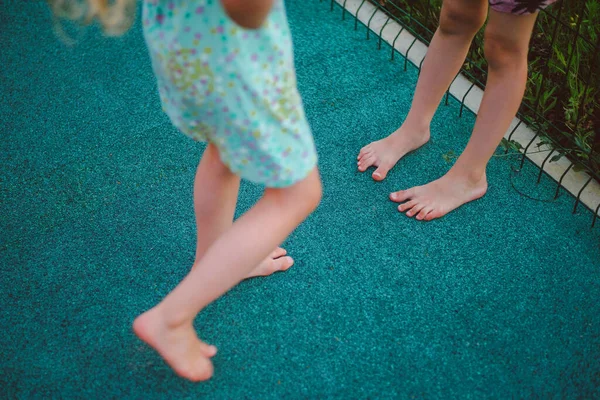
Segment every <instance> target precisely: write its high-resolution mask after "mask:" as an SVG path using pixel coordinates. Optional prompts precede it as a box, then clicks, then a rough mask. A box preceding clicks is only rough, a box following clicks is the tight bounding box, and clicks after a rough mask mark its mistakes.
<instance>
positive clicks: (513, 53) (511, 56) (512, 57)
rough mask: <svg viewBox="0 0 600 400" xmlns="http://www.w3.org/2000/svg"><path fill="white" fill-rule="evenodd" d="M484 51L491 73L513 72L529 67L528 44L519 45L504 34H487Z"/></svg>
mask: <svg viewBox="0 0 600 400" xmlns="http://www.w3.org/2000/svg"><path fill="white" fill-rule="evenodd" d="M483 50H484V54H485V59H486V61H487V63H488V68H489V69H490V71H492V70H496V71H503V70H511V71H513V70H516V69H520V68H523V67H524V66H525V68H526V66H527V52H528V44H525V45H523V44H519V43H518V42H516V41H514V40H511V39H510V38H508V37H506V36H505V35H503V34H502V33H494V32H486V33H485V39H484V48H483Z"/></svg>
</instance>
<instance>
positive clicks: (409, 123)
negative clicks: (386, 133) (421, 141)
mask: <svg viewBox="0 0 600 400" xmlns="http://www.w3.org/2000/svg"><path fill="white" fill-rule="evenodd" d="M430 123H431V120H427V119H423V117H422V116H417V117H413V116H412V115H411V114H410V113H409V114H408V116H407V117H406V119H405V120H404V123H403V124H402V127H401V128H404V129H408V130H409V131H411V132H412V133H413V134H417V133H419V134H423V135H429V127H430Z"/></svg>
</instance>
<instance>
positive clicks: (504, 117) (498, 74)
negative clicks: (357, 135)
mask: <svg viewBox="0 0 600 400" xmlns="http://www.w3.org/2000/svg"><path fill="white" fill-rule="evenodd" d="M536 17H537V13H535V14H529V15H514V14H507V13H502V12H498V11H496V10H490V16H489V20H488V25H487V27H486V30H485V49H484V50H485V57H486V60H487V62H488V79H487V83H486V88H485V92H484V95H483V100H482V102H481V107H480V108H479V113H478V115H477V120H476V122H475V127H474V128H473V133H472V135H471V139H470V140H469V143H468V144H467V147H466V148H465V151H464V152H463V153H462V154H461V156H460V157H459V158H458V160H457V161H456V163H455V164H454V166H453V167H452V168H451V169H450V171H448V173H447V174H446V175H444V176H443V177H441V178H440V179H438V180H436V181H433V182H431V183H428V184H427V185H424V186H418V187H414V188H411V189H408V190H400V191H398V192H394V193H392V194H391V195H390V199H391V200H392V201H395V202H398V203H402V204H400V206H399V207H398V209H399V210H400V211H401V212H406V215H407V216H409V217H413V216H416V218H417V219H419V220H427V221H429V220H432V219H434V218H439V217H441V216H443V215H445V214H447V213H449V212H450V211H452V210H454V209H456V208H458V207H460V206H461V205H463V204H465V203H468V202H469V201H472V200H475V199H478V198H479V197H481V196H483V195H484V194H485V192H486V191H487V180H486V176H485V169H486V166H487V163H488V161H489V160H490V158H491V157H492V155H493V154H494V151H495V150H496V148H497V147H498V144H499V143H500V140H501V139H502V137H503V136H504V134H505V133H506V131H507V130H508V127H509V126H510V122H511V121H512V119H513V118H514V116H515V114H516V113H517V110H518V109H519V104H520V102H521V99H522V98H523V93H524V91H525V84H526V82H527V53H528V51H529V39H530V37H531V32H532V30H533V26H534V24H535V20H536Z"/></svg>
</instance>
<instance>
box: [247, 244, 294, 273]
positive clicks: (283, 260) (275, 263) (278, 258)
mask: <svg viewBox="0 0 600 400" xmlns="http://www.w3.org/2000/svg"><path fill="white" fill-rule="evenodd" d="M286 254H287V252H286V251H285V249H282V248H281V247H279V248H278V249H277V250H275V251H274V252H272V253H271V254H270V255H269V256H268V257H267V258H265V259H264V261H263V262H261V263H260V264H259V265H258V267H256V268H254V269H253V270H252V272H250V273H249V274H248V276H247V277H246V279H247V278H253V277H255V276H268V275H271V274H272V273H275V272H278V271H287V270H288V269H289V268H290V267H291V266H292V265H294V259H293V258H292V257H289V256H286Z"/></svg>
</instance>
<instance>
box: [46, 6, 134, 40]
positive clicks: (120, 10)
mask: <svg viewBox="0 0 600 400" xmlns="http://www.w3.org/2000/svg"><path fill="white" fill-rule="evenodd" d="M48 4H49V5H50V9H51V10H52V13H53V14H54V17H55V28H56V29H57V33H58V34H59V35H61V36H65V33H64V30H63V29H62V25H61V24H60V21H61V20H64V19H66V20H70V21H74V22H77V23H79V24H82V25H89V24H91V23H93V22H98V23H99V24H100V26H101V27H102V30H103V32H104V34H105V35H107V36H120V35H122V34H124V33H125V32H127V31H128V30H129V28H130V27H131V25H132V24H133V21H134V19H135V8H136V0H48Z"/></svg>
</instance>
